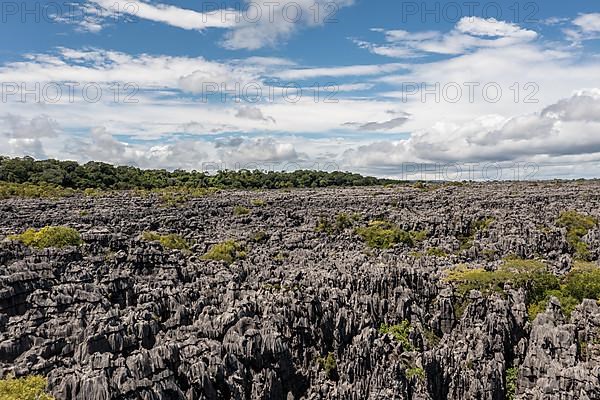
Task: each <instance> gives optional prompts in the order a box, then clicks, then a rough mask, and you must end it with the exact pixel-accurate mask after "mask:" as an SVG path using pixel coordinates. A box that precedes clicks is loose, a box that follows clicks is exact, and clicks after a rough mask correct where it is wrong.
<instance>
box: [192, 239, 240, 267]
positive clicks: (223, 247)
mask: <svg viewBox="0 0 600 400" xmlns="http://www.w3.org/2000/svg"><path fill="white" fill-rule="evenodd" d="M202 258H203V259H205V260H215V261H225V262H226V263H227V264H231V263H232V262H234V261H236V260H241V259H244V258H246V250H245V247H244V246H243V245H241V244H240V243H238V242H236V241H234V240H227V241H225V242H222V243H218V244H215V245H214V246H212V247H211V248H210V250H208V252H207V253H206V254H205V255H204V256H202Z"/></svg>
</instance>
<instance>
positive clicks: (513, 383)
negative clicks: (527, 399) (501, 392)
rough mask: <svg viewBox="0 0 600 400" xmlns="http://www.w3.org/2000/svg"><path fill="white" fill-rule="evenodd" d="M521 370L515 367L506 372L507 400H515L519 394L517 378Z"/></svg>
mask: <svg viewBox="0 0 600 400" xmlns="http://www.w3.org/2000/svg"><path fill="white" fill-rule="evenodd" d="M518 375H519V370H518V369H517V368H515V367H513V368H508V369H507V370H506V400H513V399H514V398H515V395H516V394H517V377H518Z"/></svg>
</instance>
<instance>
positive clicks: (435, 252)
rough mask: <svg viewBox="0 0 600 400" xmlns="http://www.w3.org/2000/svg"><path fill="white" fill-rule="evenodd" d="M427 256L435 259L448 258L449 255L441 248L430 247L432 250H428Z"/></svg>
mask: <svg viewBox="0 0 600 400" xmlns="http://www.w3.org/2000/svg"><path fill="white" fill-rule="evenodd" d="M426 254H427V255H428V256H435V257H446V256H448V254H446V252H445V251H444V249H441V248H439V247H430V248H428V249H427V252H426Z"/></svg>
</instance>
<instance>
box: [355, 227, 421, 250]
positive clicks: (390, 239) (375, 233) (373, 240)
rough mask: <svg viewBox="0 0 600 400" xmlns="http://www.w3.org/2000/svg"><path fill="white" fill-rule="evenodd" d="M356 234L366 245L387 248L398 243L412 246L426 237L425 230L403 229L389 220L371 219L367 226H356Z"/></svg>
mask: <svg viewBox="0 0 600 400" xmlns="http://www.w3.org/2000/svg"><path fill="white" fill-rule="evenodd" d="M356 234H357V235H358V236H360V237H361V239H362V240H364V241H365V243H366V244H367V246H369V247H373V248H377V249H389V248H390V247H393V246H394V245H396V244H399V243H404V244H407V245H409V246H414V245H416V244H417V243H419V242H420V241H422V240H424V239H425V238H426V237H427V231H405V230H403V229H400V227H398V226H397V225H396V224H394V223H392V222H389V221H371V222H370V223H369V225H368V226H366V227H362V228H357V229H356Z"/></svg>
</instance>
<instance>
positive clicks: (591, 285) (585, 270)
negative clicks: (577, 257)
mask: <svg viewBox="0 0 600 400" xmlns="http://www.w3.org/2000/svg"><path fill="white" fill-rule="evenodd" d="M564 291H565V292H566V293H567V294H568V295H569V296H572V297H574V298H576V299H577V300H579V301H580V302H581V301H583V299H593V300H598V299H600V268H599V267H598V266H596V265H594V264H588V263H576V264H575V268H573V270H572V271H571V272H569V273H568V274H567V276H566V277H565V284H564Z"/></svg>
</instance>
